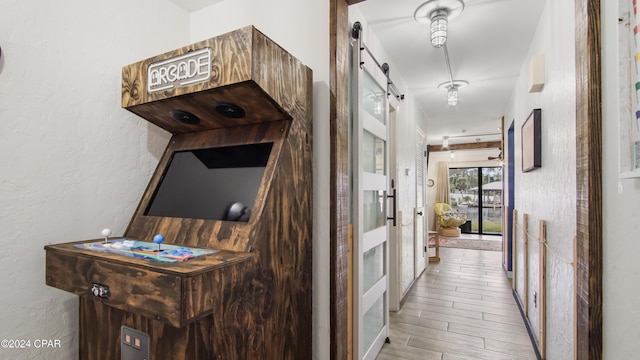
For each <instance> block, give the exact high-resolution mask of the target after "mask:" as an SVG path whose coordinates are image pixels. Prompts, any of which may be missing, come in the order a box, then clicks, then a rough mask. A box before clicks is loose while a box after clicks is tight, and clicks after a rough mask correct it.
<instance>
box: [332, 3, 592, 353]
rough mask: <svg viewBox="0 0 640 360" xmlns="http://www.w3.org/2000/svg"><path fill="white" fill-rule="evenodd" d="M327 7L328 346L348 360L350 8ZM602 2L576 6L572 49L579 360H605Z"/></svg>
mask: <svg viewBox="0 0 640 360" xmlns="http://www.w3.org/2000/svg"><path fill="white" fill-rule="evenodd" d="M362 1H364V0H329V17H330V19H329V78H330V81H329V82H330V84H329V91H330V94H331V96H330V115H329V122H330V136H331V139H330V145H331V155H330V157H331V166H330V167H331V170H330V180H329V181H330V197H331V199H330V211H331V213H330V223H331V225H330V283H331V285H330V341H331V346H330V348H331V359H336V360H337V359H346V358H348V354H349V349H348V332H347V317H348V312H349V309H348V307H347V279H348V256H349V249H348V211H349V203H348V199H349V182H348V181H349V173H348V163H347V162H348V156H349V155H348V131H347V130H348V124H349V88H348V86H349V83H348V81H349V69H348V67H349V55H348V51H349V36H350V35H349V20H348V6H349V5H353V4H356V3H359V2H362ZM600 4H601V0H575V10H576V11H575V36H576V40H575V49H576V139H577V141H576V180H577V189H576V215H577V232H576V233H577V244H578V249H577V257H576V259H575V262H576V272H577V274H576V275H577V276H576V278H577V284H576V287H577V294H576V314H575V320H576V329H575V340H574V341H575V348H576V351H575V354H574V357H575V358H576V359H601V358H602V154H601V149H602V102H601V100H602V94H601V86H602V85H601V78H602V70H601V63H600V51H601V50H600V49H601V47H600V35H601V34H600V33H601V31H600V12H601V10H600Z"/></svg>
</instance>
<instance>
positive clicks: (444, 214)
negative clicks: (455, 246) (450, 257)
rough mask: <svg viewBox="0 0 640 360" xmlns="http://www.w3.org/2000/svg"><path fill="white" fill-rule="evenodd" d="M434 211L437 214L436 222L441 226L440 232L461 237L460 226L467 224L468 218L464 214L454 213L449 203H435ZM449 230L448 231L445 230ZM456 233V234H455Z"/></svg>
mask: <svg viewBox="0 0 640 360" xmlns="http://www.w3.org/2000/svg"><path fill="white" fill-rule="evenodd" d="M434 209H435V212H436V221H437V223H438V225H439V226H440V229H439V231H440V232H441V233H442V234H443V235H445V234H444V233H443V230H444V231H445V232H447V233H448V234H451V235H455V236H459V235H460V229H459V228H458V226H460V225H462V224H464V223H465V222H467V217H466V216H465V215H464V214H460V213H459V212H457V211H453V210H452V209H451V206H449V204H447V203H435V205H434ZM443 228H448V229H443ZM454 233H455V234H454Z"/></svg>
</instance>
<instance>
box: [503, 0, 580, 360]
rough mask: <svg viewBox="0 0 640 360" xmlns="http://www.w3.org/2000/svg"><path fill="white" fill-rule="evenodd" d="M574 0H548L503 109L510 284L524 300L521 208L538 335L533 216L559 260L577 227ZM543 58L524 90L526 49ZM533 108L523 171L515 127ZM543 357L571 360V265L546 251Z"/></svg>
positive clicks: (532, 317) (565, 255) (532, 314)
mask: <svg viewBox="0 0 640 360" xmlns="http://www.w3.org/2000/svg"><path fill="white" fill-rule="evenodd" d="M574 7H575V4H574V1H573V0H554V1H547V2H546V5H545V9H544V11H543V13H542V16H541V18H540V21H539V23H538V27H537V30H536V33H535V35H534V38H533V41H532V42H531V47H530V50H529V54H528V57H527V60H526V61H525V63H524V64H523V65H522V68H521V71H520V77H519V80H518V83H517V85H516V87H515V89H514V95H513V98H512V101H511V103H510V106H509V109H508V110H507V113H506V117H505V119H506V121H505V128H507V127H508V126H509V124H511V121H512V120H514V121H515V127H514V128H515V169H516V171H515V204H514V205H515V209H516V210H517V211H518V218H517V224H518V226H519V228H518V231H517V244H516V249H517V250H516V251H517V258H516V281H517V287H516V290H517V292H518V295H519V297H520V299H524V284H523V280H524V277H523V273H524V272H523V271H524V269H523V265H522V264H523V252H522V246H523V243H522V239H523V236H522V235H523V229H522V227H521V225H522V215H523V214H525V213H526V214H529V229H528V232H529V234H530V236H529V271H528V275H529V319H530V322H531V325H532V327H533V330H534V334H536V337H537V336H538V329H539V320H538V319H539V312H538V310H539V303H538V307H535V306H534V304H533V292H534V291H535V292H537V293H539V292H540V289H539V257H538V256H539V244H538V243H537V242H536V241H535V240H537V239H539V221H540V220H545V221H546V222H547V241H548V243H549V245H550V246H551V247H552V248H553V249H554V251H555V252H556V253H558V254H559V255H560V256H562V257H563V258H565V259H572V257H573V237H574V235H575V233H576V172H575V169H576V167H575V164H576V141H575V134H576V126H575V122H576V115H575V86H576V81H575V31H574V24H575V21H574V17H575V16H574V13H575V10H574ZM537 54H543V55H544V57H545V69H546V71H545V72H546V74H545V79H546V84H545V86H544V90H543V91H542V92H540V93H532V94H530V93H528V64H529V60H528V59H530V58H531V56H533V55H537ZM534 108H541V109H542V167H541V168H539V169H537V170H534V171H532V172H529V173H522V171H521V170H520V169H521V168H522V164H521V160H520V159H521V151H520V128H521V126H522V123H523V122H524V120H526V118H527V117H528V115H529V114H530V113H531V111H532V110H533V109H534ZM546 279H547V296H546V299H547V337H546V338H547V358H548V359H550V360H553V359H569V358H572V352H573V301H574V297H573V268H572V267H571V266H570V265H568V264H566V263H563V262H562V261H560V260H558V258H556V257H554V256H552V254H550V253H549V252H548V255H547V277H546Z"/></svg>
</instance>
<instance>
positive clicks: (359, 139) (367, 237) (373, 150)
mask: <svg viewBox="0 0 640 360" xmlns="http://www.w3.org/2000/svg"><path fill="white" fill-rule="evenodd" d="M358 48H359V46H357V47H355V46H354V53H353V59H354V61H353V66H352V73H353V82H352V86H353V92H352V94H353V96H352V100H353V101H352V106H353V120H352V154H353V159H352V171H353V189H352V196H353V198H352V201H353V202H352V210H353V234H354V239H353V244H354V245H353V246H354V249H353V260H354V274H353V282H354V304H353V310H354V312H353V315H354V334H353V336H354V346H353V350H354V359H358V360H360V359H365V360H368V359H375V357H376V355H377V354H378V352H379V351H380V349H381V348H382V345H383V344H384V342H385V340H386V339H387V337H388V324H389V311H388V307H389V304H388V289H389V279H388V276H387V274H388V263H389V246H388V236H389V234H388V229H387V204H388V201H387V199H388V196H387V195H392V194H393V192H391V193H390V194H387V189H388V188H389V187H388V186H389V184H388V180H387V179H388V176H387V174H388V165H387V164H388V152H389V151H388V143H387V141H388V131H387V123H388V114H389V104H388V99H387V77H386V75H385V74H384V73H383V72H382V71H381V70H380V68H379V67H378V66H377V64H376V62H375V61H374V60H373V59H372V58H370V56H369V55H368V53H367V52H365V51H359V49H358ZM389 200H390V201H395V199H393V198H389Z"/></svg>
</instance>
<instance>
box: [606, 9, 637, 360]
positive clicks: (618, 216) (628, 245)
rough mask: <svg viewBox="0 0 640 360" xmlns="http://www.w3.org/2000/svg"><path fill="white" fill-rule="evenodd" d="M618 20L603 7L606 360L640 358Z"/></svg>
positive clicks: (633, 198) (633, 205)
mask: <svg viewBox="0 0 640 360" xmlns="http://www.w3.org/2000/svg"><path fill="white" fill-rule="evenodd" d="M627 3H631V1H630V0H629V1H627ZM619 15H623V14H622V12H621V9H620V10H619V9H618V4H617V1H603V2H602V52H601V54H602V70H603V73H602V75H603V76H602V79H603V88H602V89H603V91H602V100H603V101H602V111H603V118H602V123H603V127H602V133H603V146H602V164H603V176H602V192H603V206H602V210H603V211H602V213H603V223H604V224H603V245H602V252H603V280H602V282H603V309H602V310H603V312H602V314H603V329H602V334H603V359H633V358H637V357H638V354H639V353H640V342H639V341H638V339H640V326H638V324H639V323H640V309H639V308H638V298H640V287H639V286H638V280H637V279H638V278H640V261H638V254H640V242H639V241H638V239H639V238H640V237H639V236H638V234H640V222H639V221H638V219H640V179H618V177H617V172H618V148H619V145H620V141H619V138H618V130H619V129H618V126H616V124H618V116H619V110H618V109H619V105H618V104H620V99H619V97H618V89H619V87H620V81H619V76H618V60H619V59H618V21H617V19H618V16H619ZM627 16H628V14H627ZM627 30H628V29H627Z"/></svg>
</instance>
